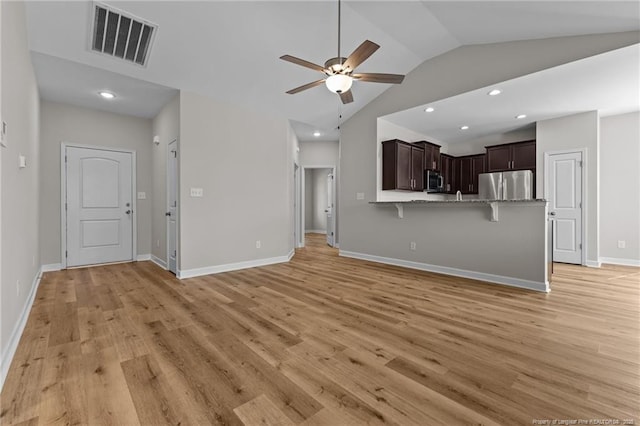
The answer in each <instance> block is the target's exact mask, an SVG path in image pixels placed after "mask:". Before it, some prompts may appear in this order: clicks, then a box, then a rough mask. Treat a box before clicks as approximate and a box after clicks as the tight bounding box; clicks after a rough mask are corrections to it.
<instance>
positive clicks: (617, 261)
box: [600, 257, 640, 266]
mask: <svg viewBox="0 0 640 426" xmlns="http://www.w3.org/2000/svg"><path fill="white" fill-rule="evenodd" d="M600 263H610V264H612V265H622V266H640V260H638V259H623V258H619V257H601V258H600Z"/></svg>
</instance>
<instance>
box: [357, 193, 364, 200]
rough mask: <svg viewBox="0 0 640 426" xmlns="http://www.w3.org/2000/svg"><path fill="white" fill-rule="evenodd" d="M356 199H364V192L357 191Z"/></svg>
mask: <svg viewBox="0 0 640 426" xmlns="http://www.w3.org/2000/svg"><path fill="white" fill-rule="evenodd" d="M356 200H364V192H356Z"/></svg>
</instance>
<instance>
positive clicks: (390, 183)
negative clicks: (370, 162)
mask: <svg viewBox="0 0 640 426" xmlns="http://www.w3.org/2000/svg"><path fill="white" fill-rule="evenodd" d="M382 189H383V190H389V189H396V190H404V191H423V190H424V149H423V148H422V147H419V146H414V145H413V144H410V143H408V142H404V141H401V140H399V139H392V140H388V141H384V142H382Z"/></svg>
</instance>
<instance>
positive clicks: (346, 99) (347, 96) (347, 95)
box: [340, 90, 353, 104]
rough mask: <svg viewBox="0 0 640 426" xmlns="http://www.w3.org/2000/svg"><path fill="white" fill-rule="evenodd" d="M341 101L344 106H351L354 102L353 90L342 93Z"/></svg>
mask: <svg viewBox="0 0 640 426" xmlns="http://www.w3.org/2000/svg"><path fill="white" fill-rule="evenodd" d="M340 100H341V101H342V103H343V104H350V103H351V102H353V93H352V92H351V90H347V91H346V92H342V93H340Z"/></svg>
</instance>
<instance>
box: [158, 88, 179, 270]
mask: <svg viewBox="0 0 640 426" xmlns="http://www.w3.org/2000/svg"><path fill="white" fill-rule="evenodd" d="M152 128H153V135H154V136H158V137H159V138H160V144H158V145H156V144H153V146H152V147H151V175H152V182H153V183H152V185H153V199H152V209H151V254H152V255H153V256H155V257H156V258H158V259H159V260H161V261H163V262H166V261H167V217H166V216H165V212H166V211H167V154H168V152H167V147H168V145H169V144H170V143H171V142H172V141H174V140H178V136H179V135H180V95H179V94H178V95H176V96H175V97H174V98H173V99H172V100H171V101H169V102H168V103H167V104H166V105H165V106H164V107H162V110H160V112H159V113H158V115H157V116H156V117H155V118H154V119H153V124H152ZM178 144H180V141H178Z"/></svg>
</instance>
